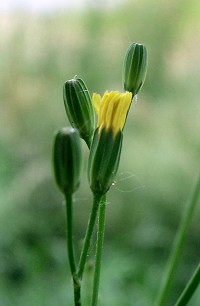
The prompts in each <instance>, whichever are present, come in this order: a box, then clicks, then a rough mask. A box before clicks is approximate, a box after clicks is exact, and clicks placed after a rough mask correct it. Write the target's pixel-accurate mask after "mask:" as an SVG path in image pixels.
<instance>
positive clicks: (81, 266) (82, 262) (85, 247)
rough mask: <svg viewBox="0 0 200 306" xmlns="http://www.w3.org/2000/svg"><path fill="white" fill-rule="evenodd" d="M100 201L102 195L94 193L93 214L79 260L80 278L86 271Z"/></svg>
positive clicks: (78, 273)
mask: <svg viewBox="0 0 200 306" xmlns="http://www.w3.org/2000/svg"><path fill="white" fill-rule="evenodd" d="M100 201H101V196H100V195H94V199H93V207H92V211H91V214H90V218H89V222H88V226H87V230H86V235H85V239H84V244H83V249H82V252H81V256H80V261H79V265H78V272H77V275H78V278H80V279H81V278H82V276H83V271H84V268H85V263H86V260H87V256H88V251H89V247H90V241H91V237H92V233H93V228H94V225H95V221H96V216H97V212H98V208H99V203H100Z"/></svg>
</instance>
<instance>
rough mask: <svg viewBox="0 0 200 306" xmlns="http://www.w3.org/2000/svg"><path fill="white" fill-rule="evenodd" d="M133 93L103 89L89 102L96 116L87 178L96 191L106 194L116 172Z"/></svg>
mask: <svg viewBox="0 0 200 306" xmlns="http://www.w3.org/2000/svg"><path fill="white" fill-rule="evenodd" d="M131 100H132V93H130V92H126V93H119V92H118V91H111V92H108V91H106V92H105V93H104V95H103V97H102V98H101V96H100V95H98V94H93V97H92V102H93V105H94V108H95V110H96V112H97V115H98V123H97V129H96V131H95V133H94V138H93V142H92V147H91V150H90V156H89V162H88V178H89V182H90V187H91V189H92V191H93V192H94V193H95V194H100V195H103V194H105V193H106V192H107V191H108V190H109V188H110V186H111V185H112V183H113V180H114V178H115V175H116V173H117V169H118V165H119V160H120V155H121V147H122V139H123V134H122V130H123V127H124V124H125V121H126V116H127V112H128V110H129V107H130V104H131Z"/></svg>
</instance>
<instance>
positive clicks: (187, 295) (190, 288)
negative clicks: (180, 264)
mask: <svg viewBox="0 0 200 306" xmlns="http://www.w3.org/2000/svg"><path fill="white" fill-rule="evenodd" d="M199 283H200V264H199V265H198V266H197V268H196V270H195V271H194V274H193V275H192V277H191V279H190V280H189V282H188V284H187V285H186V287H185V289H184V291H183V293H182V294H181V296H180V298H179V299H178V301H177V302H176V304H175V306H186V305H187V303H188V302H189V300H190V299H191V297H192V296H193V294H194V292H195V290H196V289H197V287H198V285H199Z"/></svg>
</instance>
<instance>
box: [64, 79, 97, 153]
mask: <svg viewBox="0 0 200 306" xmlns="http://www.w3.org/2000/svg"><path fill="white" fill-rule="evenodd" d="M63 98H64V104H65V109H66V113H67V116H68V119H69V121H70V123H71V125H72V126H73V127H75V128H76V129H78V131H79V133H80V136H81V138H83V139H84V140H85V142H86V143H87V145H88V147H90V144H91V139H92V136H93V132H94V126H95V116H94V109H93V106H92V103H91V97H90V93H89V91H88V89H87V87H86V85H85V83H84V82H83V80H81V79H76V78H74V79H72V80H68V81H66V82H65V84H64V87H63Z"/></svg>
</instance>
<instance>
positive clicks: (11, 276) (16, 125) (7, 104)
mask: <svg viewBox="0 0 200 306" xmlns="http://www.w3.org/2000/svg"><path fill="white" fill-rule="evenodd" d="M199 12H200V3H199V1H198V0H192V1H189V0H187V1H186V0H183V1H180V0H178V1H172V0H170V1H156V0H153V1H147V0H144V1H134V2H130V3H126V4H123V5H121V6H118V7H116V8H115V9H112V10H104V9H98V10H97V9H94V8H93V9H88V10H87V11H81V12H78V11H76V12H68V11H62V12H55V13H54V14H52V15H51V14H49V15H47V14H46V15H45V14H43V15H29V14H25V13H24V12H15V13H12V14H1V20H0V26H1V36H0V188H1V191H0V202H1V203H0V256H1V261H0V272H1V278H0V305H3V306H8V305H9V306H10V305H16V306H18V305H19V306H23V305H29V306H36V305H42V306H51V305H52V306H54V305H60V306H62V305H63V306H64V305H71V302H70V301H71V298H72V297H71V285H70V279H69V273H68V268H67V259H66V242H65V209H64V205H63V198H62V195H61V194H59V193H58V191H57V188H56V186H55V183H54V181H53V175H52V171H51V144H52V137H53V133H54V131H55V130H56V129H58V128H60V127H62V126H66V125H68V124H69V123H68V122H67V119H66V115H65V111H64V105H63V100H62V86H63V83H64V82H65V81H66V80H67V79H71V78H73V77H74V75H76V74H77V75H78V76H79V77H81V78H83V79H84V80H85V81H86V83H87V85H88V86H89V89H90V90H91V92H94V91H95V92H101V93H103V92H104V91H105V90H106V89H108V90H122V88H123V84H122V81H121V71H122V63H123V58H124V53H125V50H126V49H127V47H128V46H129V45H130V43H132V42H133V41H135V42H138V43H143V44H145V45H146V47H147V50H148V55H149V56H148V57H149V66H148V73H147V79H146V82H145V85H144V86H143V89H142V91H141V93H140V94H139V97H138V103H134V104H133V105H132V108H131V110H130V113H129V117H128V120H127V124H126V128H125V131H124V144H123V152H122V158H121V164H120V169H119V171H118V175H117V178H116V182H115V185H114V186H113V188H112V190H111V191H110V193H109V197H108V201H109V204H108V207H107V232H106V239H105V240H106V247H105V251H104V262H103V265H102V269H103V270H102V283H101V302H100V305H101V306H110V305H116V306H118V305H120V306H121V305H123V306H132V305H136V306H139V305H142V306H145V305H150V303H151V302H152V300H153V299H154V297H155V295H156V292H157V289H158V285H159V283H160V277H161V274H162V271H163V268H164V263H165V260H166V259H167V255H168V253H169V250H170V247H171V245H172V241H173V237H174V233H175V230H176V229H177V226H178V223H179V220H180V216H181V213H182V211H183V207H184V203H185V201H186V200H187V198H188V195H189V193H190V191H191V188H192V184H193V182H194V181H195V177H196V176H197V174H198V171H199V160H200V158H199V153H200V141H199V140H200V139H199V131H200V120H199V114H200V103H199V77H200V69H199V65H198V63H199V62H200V58H199V57H200V56H199V47H200V43H199V39H198V35H197V33H198V29H199V27H200V21H199ZM82 146H83V150H84V153H85V163H87V156H88V152H87V148H86V146H85V144H84V143H82ZM85 169H86V166H85ZM90 205H91V194H90V192H89V188H88V185H87V178H86V175H85V174H83V177H82V183H81V188H80V190H79V191H78V192H77V193H76V196H75V203H74V207H75V218H76V225H75V229H76V236H77V238H78V239H79V241H80V245H81V243H82V242H81V239H82V238H83V235H84V230H85V226H86V220H87V217H88V214H89V209H90ZM76 207H77V210H76ZM199 215H200V209H199V208H198V209H197V211H196V214H195V216H194V219H193V223H192V225H191V227H190V232H189V234H188V239H187V241H186V245H185V249H184V253H183V256H182V261H181V263H180V267H179V270H178V271H177V274H176V275H175V282H174V286H173V291H172V294H171V295H170V297H169V304H166V305H171V304H173V302H174V301H175V300H176V298H177V296H178V295H179V293H180V292H181V290H182V288H183V287H184V285H185V283H186V281H187V280H188V279H189V277H190V275H191V273H192V271H193V269H194V267H195V264H196V263H197V262H198V260H199V252H200V245H199ZM91 252H93V248H92V249H91ZM91 269H92V263H91V265H89V266H88V277H87V279H86V282H85V283H86V284H85V286H86V288H87V286H88V283H89V282H90V278H91ZM87 298H88V297H87V294H86V295H85V300H87ZM199 299H200V293H199V290H198V291H197V293H196V294H195V295H194V297H193V299H192V301H191V303H190V305H191V306H196V305H198V300H199ZM86 304H87V302H86Z"/></svg>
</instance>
